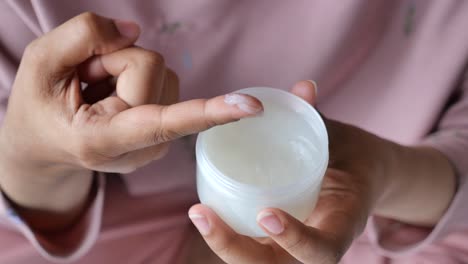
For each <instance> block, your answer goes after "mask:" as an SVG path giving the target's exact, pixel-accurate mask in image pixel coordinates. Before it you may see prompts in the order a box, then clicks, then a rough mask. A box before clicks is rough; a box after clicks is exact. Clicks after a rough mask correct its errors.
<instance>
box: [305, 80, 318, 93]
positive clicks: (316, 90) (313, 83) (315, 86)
mask: <svg viewBox="0 0 468 264" xmlns="http://www.w3.org/2000/svg"><path fill="white" fill-rule="evenodd" d="M307 81H308V82H310V83H312V85H313V86H314V90H315V96H317V95H318V85H317V82H316V81H314V80H307Z"/></svg>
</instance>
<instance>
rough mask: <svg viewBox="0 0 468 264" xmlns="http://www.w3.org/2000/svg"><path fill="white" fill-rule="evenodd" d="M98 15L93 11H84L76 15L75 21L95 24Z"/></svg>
mask: <svg viewBox="0 0 468 264" xmlns="http://www.w3.org/2000/svg"><path fill="white" fill-rule="evenodd" d="M98 19H99V16H98V15H96V14H95V13H93V12H84V13H81V14H80V15H78V16H77V17H76V20H77V23H81V24H82V25H83V26H90V25H95V24H97V21H98Z"/></svg>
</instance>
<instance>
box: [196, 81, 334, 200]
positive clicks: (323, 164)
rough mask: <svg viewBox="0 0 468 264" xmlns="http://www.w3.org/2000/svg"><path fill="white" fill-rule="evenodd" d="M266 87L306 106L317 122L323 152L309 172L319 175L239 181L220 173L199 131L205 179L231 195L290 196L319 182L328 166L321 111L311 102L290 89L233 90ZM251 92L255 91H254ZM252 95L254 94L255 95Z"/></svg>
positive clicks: (198, 154) (199, 155)
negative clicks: (267, 182)
mask: <svg viewBox="0 0 468 264" xmlns="http://www.w3.org/2000/svg"><path fill="white" fill-rule="evenodd" d="M254 90H255V91H264V92H265V91H266V92H268V93H278V94H279V96H282V97H287V98H288V99H289V100H294V101H295V102H294V103H295V104H301V105H300V107H301V108H303V109H306V111H307V112H308V113H307V115H310V116H311V118H313V119H314V125H316V126H319V127H318V128H317V129H318V131H317V133H320V135H317V136H319V137H320V139H321V140H322V142H321V145H322V146H321V148H320V150H321V151H323V155H320V160H318V161H317V162H318V165H319V166H316V167H315V168H314V170H312V171H311V172H310V175H321V177H307V176H303V177H301V178H299V179H298V180H296V181H294V182H291V183H289V184H287V185H282V186H275V187H263V186H262V187H260V186H253V185H249V184H246V183H243V182H240V181H237V180H235V179H233V178H231V177H229V176H227V175H225V174H224V173H222V172H221V171H220V170H218V168H216V166H215V165H214V164H213V163H212V162H211V161H210V159H209V158H208V157H207V153H206V152H205V151H204V149H203V144H204V134H203V133H200V134H199V135H198V138H197V143H196V158H197V164H198V166H199V167H200V168H201V169H202V170H204V172H205V173H206V175H207V176H208V175H209V177H206V178H207V179H206V180H207V181H211V182H212V184H215V185H217V186H219V188H222V189H223V191H225V192H228V193H229V194H231V195H232V196H234V197H236V198H238V199H252V198H255V199H257V200H259V199H260V200H263V199H265V200H270V199H272V197H275V199H281V197H289V196H291V195H299V194H301V193H303V192H304V191H307V190H309V189H310V188H311V187H312V186H316V185H318V184H321V182H322V178H323V175H324V173H325V170H326V169H327V166H328V135H327V133H326V127H325V123H324V122H323V119H322V118H321V116H320V114H319V113H318V112H317V111H316V110H315V108H314V107H313V106H311V105H310V104H309V103H308V102H306V101H305V100H303V99H302V98H300V97H297V96H295V95H293V94H291V93H289V92H285V91H283V90H280V89H275V88H267V87H253V88H245V89H242V90H239V91H236V93H246V94H251V93H250V92H251V91H254ZM253 95H254V94H253ZM254 96H255V95H254Z"/></svg>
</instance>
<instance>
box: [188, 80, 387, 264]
mask: <svg viewBox="0 0 468 264" xmlns="http://www.w3.org/2000/svg"><path fill="white" fill-rule="evenodd" d="M314 85H315V84H314V83H312V82H309V81H303V82H299V83H297V84H296V85H295V86H294V87H293V89H292V93H294V94H296V95H298V96H300V97H301V98H303V99H304V100H306V101H308V102H309V103H311V104H313V103H314V101H315V98H316V92H315V91H316V88H315V87H314ZM325 123H326V126H327V130H328V133H329V138H330V164H329V169H328V170H327V172H326V175H325V177H324V181H323V185H322V190H321V192H320V197H319V200H318V203H317V206H316V208H315V210H314V211H313V213H312V214H311V216H310V217H309V218H308V219H307V220H306V221H305V222H304V223H302V222H300V221H298V220H297V219H295V218H294V217H292V216H291V215H289V214H288V213H286V212H284V211H281V210H279V209H275V208H268V209H265V210H263V211H261V212H260V213H259V214H258V217H257V221H258V224H259V225H260V227H261V228H262V229H263V230H264V231H265V232H266V233H267V234H268V235H269V237H268V238H264V239H254V238H250V237H247V236H242V235H239V234H237V233H236V232H234V231H233V230H232V229H231V228H230V227H229V226H228V225H226V224H225V223H224V222H223V221H222V220H221V219H220V218H219V217H218V216H217V215H216V214H215V212H213V211H212V210H211V209H210V208H208V207H207V206H204V205H201V204H197V205H194V206H193V207H192V208H191V209H190V211H189V216H190V218H191V220H192V222H193V223H194V224H195V226H196V227H197V228H198V230H199V231H200V233H201V235H202V236H203V238H204V240H205V241H206V242H207V244H208V246H209V247H210V248H211V249H212V250H213V251H214V253H216V254H217V255H218V256H219V257H220V258H221V259H222V260H223V261H225V262H227V263H230V264H238V263H239V264H250V263H255V264H258V263H268V264H272V263H282V264H284V263H320V264H335V263H338V262H339V260H340V258H341V257H342V256H343V254H344V253H345V252H346V250H347V248H348V247H349V245H350V244H351V242H352V240H353V239H354V238H355V237H356V236H357V235H359V234H360V233H361V232H362V230H363V228H364V226H365V224H366V220H367V218H368V216H369V214H370V212H371V209H372V207H373V206H374V204H375V202H376V201H378V200H379V199H380V198H381V197H383V195H385V192H384V191H383V188H382V186H388V185H387V184H386V182H385V181H386V179H385V175H384V173H383V171H384V170H382V168H383V167H382V163H381V161H382V159H381V157H382V156H380V153H382V148H383V147H384V145H385V143H386V144H390V143H389V142H387V141H384V140H382V139H380V138H378V137H376V136H374V135H371V134H369V133H367V132H365V131H363V130H361V129H358V128H356V127H353V126H349V125H345V124H342V123H339V122H335V121H331V120H328V119H325Z"/></svg>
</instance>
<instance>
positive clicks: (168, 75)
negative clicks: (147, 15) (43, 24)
mask: <svg viewBox="0 0 468 264" xmlns="http://www.w3.org/2000/svg"><path fill="white" fill-rule="evenodd" d="M139 33H140V32H139V28H138V26H137V25H136V24H134V23H132V22H124V21H117V20H112V19H108V18H104V17H101V16H98V15H95V14H92V13H84V14H81V15H79V16H77V17H75V18H73V19H71V20H69V21H67V22H65V23H64V24H63V25H61V26H59V27H57V28H56V29H54V30H53V31H51V32H49V33H47V34H45V35H44V36H42V37H40V38H39V39H36V40H34V41H33V42H32V43H31V44H30V45H29V46H28V47H27V48H26V50H25V52H24V56H23V59H22V61H21V64H20V67H19V70H18V73H17V76H16V80H15V82H14V85H13V89H12V93H11V96H10V98H9V104H8V109H7V114H6V116H5V120H4V122H3V124H2V127H1V129H0V149H1V152H0V171H1V173H0V185H1V188H2V191H3V192H4V193H5V194H6V195H7V196H8V197H9V199H10V200H12V201H13V202H14V204H16V205H17V207H18V208H19V210H20V213H22V214H23V217H25V218H27V220H29V222H30V224H31V225H33V226H34V225H35V226H36V227H37V228H39V229H43V230H57V229H59V228H62V227H66V225H68V224H69V223H70V222H71V221H72V220H73V219H74V218H76V216H77V214H78V213H79V212H80V211H81V210H82V208H83V206H84V204H85V201H86V197H87V196H88V193H89V189H90V185H91V179H92V176H91V174H92V173H91V171H104V172H117V173H128V172H131V171H133V170H135V169H136V168H138V167H141V166H143V165H145V164H147V163H149V162H151V161H152V160H155V159H159V158H161V157H162V156H163V155H164V154H165V153H166V151H167V147H168V145H167V144H168V142H169V141H171V140H173V139H176V138H178V137H181V136H184V135H188V134H192V133H197V132H199V131H202V130H205V129H208V128H210V127H212V126H214V125H219V124H224V123H228V122H232V121H235V120H238V119H239V118H242V117H246V116H251V115H255V114H257V113H259V112H261V111H262V110H263V108H262V105H261V103H260V102H259V101H258V100H256V99H255V98H252V97H249V96H245V95H228V96H219V97H215V98H212V99H209V100H202V99H200V100H191V101H187V102H182V103H176V102H177V99H178V80H177V76H176V75H175V74H174V73H173V72H172V71H171V70H169V69H168V68H166V67H165V65H164V60H163V58H162V56H161V55H159V54H158V53H155V52H152V51H148V50H144V49H142V48H138V47H135V46H134V45H133V44H134V43H135V41H136V40H137V38H138V36H139ZM82 83H87V84H88V86H87V87H86V89H85V90H82V86H81V84H82ZM114 90H115V96H110V94H111V93H112V92H114ZM51 214H53V215H54V216H55V218H53V219H54V220H56V221H50V219H51V217H50V215H51ZM46 216H47V217H46ZM43 217H46V218H47V219H43ZM41 219H43V220H44V221H42V220H41Z"/></svg>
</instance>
